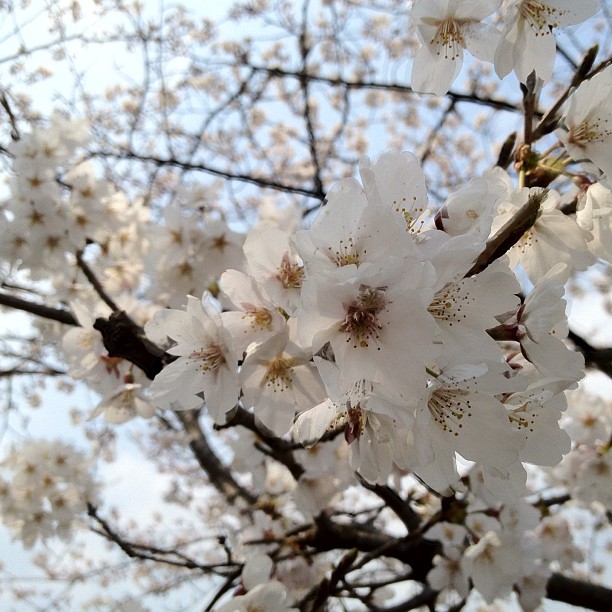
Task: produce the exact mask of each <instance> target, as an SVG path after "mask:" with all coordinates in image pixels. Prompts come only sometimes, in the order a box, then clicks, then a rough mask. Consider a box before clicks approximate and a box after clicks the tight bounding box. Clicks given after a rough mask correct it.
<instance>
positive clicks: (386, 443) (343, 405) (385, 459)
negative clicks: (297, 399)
mask: <svg viewBox="0 0 612 612" xmlns="http://www.w3.org/2000/svg"><path fill="white" fill-rule="evenodd" d="M315 360H316V363H317V367H318V369H319V373H320V374H321V378H322V379H323V382H324V384H325V388H326V389H327V393H328V394H329V397H328V398H327V399H326V400H325V401H323V402H322V403H321V404H319V405H318V406H315V407H314V408H311V409H310V410H307V411H306V412H303V413H302V414H300V415H299V416H298V418H297V419H296V421H295V424H294V433H295V437H296V438H297V439H298V440H299V441H300V443H301V444H302V445H303V446H306V447H311V446H313V445H314V444H316V442H318V441H319V440H320V439H321V437H322V436H323V435H324V434H325V432H326V431H334V430H336V429H338V428H344V437H345V439H346V441H347V443H348V444H349V448H350V451H351V454H350V455H349V461H350V464H351V467H352V468H353V469H354V470H355V471H357V472H359V473H360V474H361V475H362V476H363V478H365V480H367V481H368V482H372V483H374V482H379V483H384V482H386V480H387V478H388V476H389V474H390V473H391V469H392V466H393V464H394V463H395V462H396V460H397V458H398V456H399V455H398V452H399V449H398V446H399V445H401V439H402V435H401V432H402V431H404V432H405V429H406V427H407V426H409V424H410V423H411V419H412V417H411V414H410V412H409V411H408V410H407V409H406V408H403V407H401V406H398V405H396V404H393V403H392V402H391V401H389V400H388V399H387V397H385V391H386V389H384V388H383V387H381V386H377V385H374V384H372V383H371V382H369V381H365V380H362V381H359V382H357V383H352V382H347V381H345V380H344V379H343V377H342V371H341V370H340V369H339V368H338V366H337V365H335V364H333V363H331V362H329V361H325V360H323V359H320V358H316V359H315Z"/></svg>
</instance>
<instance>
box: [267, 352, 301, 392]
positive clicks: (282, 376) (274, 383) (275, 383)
mask: <svg viewBox="0 0 612 612" xmlns="http://www.w3.org/2000/svg"><path fill="white" fill-rule="evenodd" d="M294 365H295V359H292V358H291V357H276V359H272V360H271V361H269V362H268V368H267V370H266V375H265V377H264V381H265V384H266V386H268V387H273V391H274V393H276V392H277V391H286V390H287V389H290V388H291V385H292V384H293V376H292V375H291V374H292V368H293V366H294Z"/></svg>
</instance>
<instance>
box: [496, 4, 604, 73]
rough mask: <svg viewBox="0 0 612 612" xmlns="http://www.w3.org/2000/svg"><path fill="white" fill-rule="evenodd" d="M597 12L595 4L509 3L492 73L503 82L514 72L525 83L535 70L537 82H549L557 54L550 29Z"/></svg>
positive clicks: (578, 20) (572, 22)
mask: <svg viewBox="0 0 612 612" xmlns="http://www.w3.org/2000/svg"><path fill="white" fill-rule="evenodd" d="M598 10H599V2H598V0H580V1H579V2H577V1H576V0H509V1H508V2H507V11H506V14H505V16H504V22H505V24H506V25H505V28H504V31H503V34H502V40H501V42H500V44H499V46H498V47H497V50H496V51H495V72H496V73H497V75H498V76H499V78H500V79H503V78H504V77H505V76H506V75H507V74H509V73H510V72H512V70H514V72H515V73H516V76H517V78H518V80H519V81H520V82H521V83H525V82H526V81H527V77H528V76H529V75H530V74H531V72H533V71H534V70H535V73H536V76H537V77H538V78H540V79H542V80H543V81H548V80H550V77H551V76H552V71H553V67H554V64H555V55H556V52H557V45H556V43H555V38H554V36H553V34H552V28H557V27H560V26H570V25H575V24H577V23H581V22H582V21H584V20H585V19H588V18H589V17H592V16H593V15H594V14H595V13H596V12H597V11H598Z"/></svg>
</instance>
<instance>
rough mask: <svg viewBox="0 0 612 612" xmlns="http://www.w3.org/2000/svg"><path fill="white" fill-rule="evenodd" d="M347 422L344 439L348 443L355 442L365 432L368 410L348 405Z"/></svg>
mask: <svg viewBox="0 0 612 612" xmlns="http://www.w3.org/2000/svg"><path fill="white" fill-rule="evenodd" d="M346 414H347V423H346V429H345V430H344V439H345V440H346V442H347V444H351V443H352V442H354V441H355V440H356V439H357V438H358V437H359V436H361V435H362V434H363V431H364V429H365V424H366V412H365V410H362V409H361V406H359V404H358V405H357V406H350V405H348V406H347V413H346Z"/></svg>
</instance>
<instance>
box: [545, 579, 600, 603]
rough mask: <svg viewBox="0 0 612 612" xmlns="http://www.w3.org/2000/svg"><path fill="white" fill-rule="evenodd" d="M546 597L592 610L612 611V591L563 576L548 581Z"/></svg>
mask: <svg viewBox="0 0 612 612" xmlns="http://www.w3.org/2000/svg"><path fill="white" fill-rule="evenodd" d="M546 597H548V599H554V600H555V601H562V602H564V603H568V604H571V605H573V606H580V607H582V608H589V609H590V610H599V611H601V612H609V611H610V610H612V589H608V588H606V587H603V586H600V585H597V584H592V583H590V582H583V581H582V580H576V579H575V578H568V577H567V576H563V575H562V574H553V575H552V576H551V577H550V578H549V579H548V583H547V584H546Z"/></svg>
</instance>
